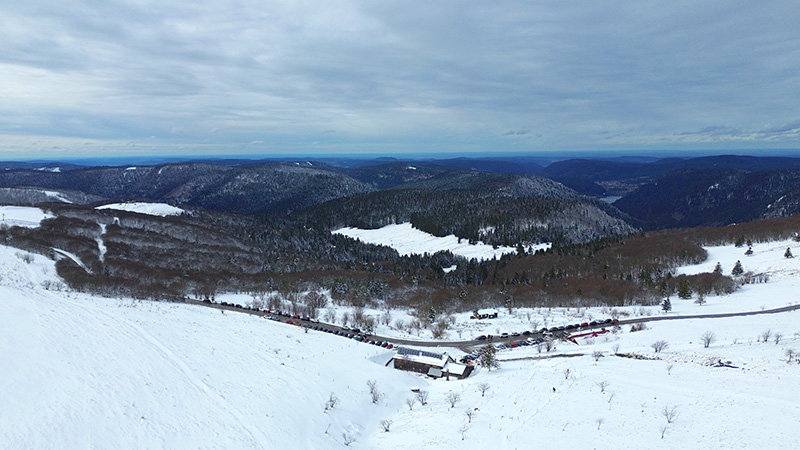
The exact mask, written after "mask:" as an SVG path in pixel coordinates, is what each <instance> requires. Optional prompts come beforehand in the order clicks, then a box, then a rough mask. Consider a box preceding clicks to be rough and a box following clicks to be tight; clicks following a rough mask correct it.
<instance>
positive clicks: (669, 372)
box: [667, 364, 675, 375]
mask: <svg viewBox="0 0 800 450" xmlns="http://www.w3.org/2000/svg"><path fill="white" fill-rule="evenodd" d="M673 367H675V364H668V365H667V375H672V368H673Z"/></svg>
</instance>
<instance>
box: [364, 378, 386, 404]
mask: <svg viewBox="0 0 800 450" xmlns="http://www.w3.org/2000/svg"><path fill="white" fill-rule="evenodd" d="M367 386H369V396H370V399H372V403H373V404H377V403H378V401H380V399H381V397H383V394H382V393H381V391H380V390H378V383H377V382H376V381H375V380H368V381H367Z"/></svg>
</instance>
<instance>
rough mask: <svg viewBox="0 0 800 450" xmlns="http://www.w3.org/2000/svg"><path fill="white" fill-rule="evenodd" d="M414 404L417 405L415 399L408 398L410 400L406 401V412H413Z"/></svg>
mask: <svg viewBox="0 0 800 450" xmlns="http://www.w3.org/2000/svg"><path fill="white" fill-rule="evenodd" d="M414 403H417V399H415V398H413V397H410V398H407V399H406V405H408V410H409V411H413V410H414Z"/></svg>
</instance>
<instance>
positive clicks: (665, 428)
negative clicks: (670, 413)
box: [659, 425, 667, 439]
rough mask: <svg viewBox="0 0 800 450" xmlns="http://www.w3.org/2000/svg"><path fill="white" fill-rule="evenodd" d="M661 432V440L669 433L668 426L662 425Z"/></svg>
mask: <svg viewBox="0 0 800 450" xmlns="http://www.w3.org/2000/svg"><path fill="white" fill-rule="evenodd" d="M659 431H661V439H664V434H665V433H666V432H667V425H662V426H661V428H659Z"/></svg>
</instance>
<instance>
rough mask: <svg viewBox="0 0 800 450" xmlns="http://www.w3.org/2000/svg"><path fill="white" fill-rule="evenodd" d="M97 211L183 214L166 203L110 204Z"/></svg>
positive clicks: (100, 207) (162, 214) (159, 214)
mask: <svg viewBox="0 0 800 450" xmlns="http://www.w3.org/2000/svg"><path fill="white" fill-rule="evenodd" d="M97 209H115V210H119V211H129V212H135V213H139V214H149V215H151V216H162V217H163V216H178V215H181V214H183V212H184V211H183V210H182V209H180V208H177V207H175V206H172V205H167V204H166V203H146V202H129V203H110V204H108V205H102V206H98V207H97Z"/></svg>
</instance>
